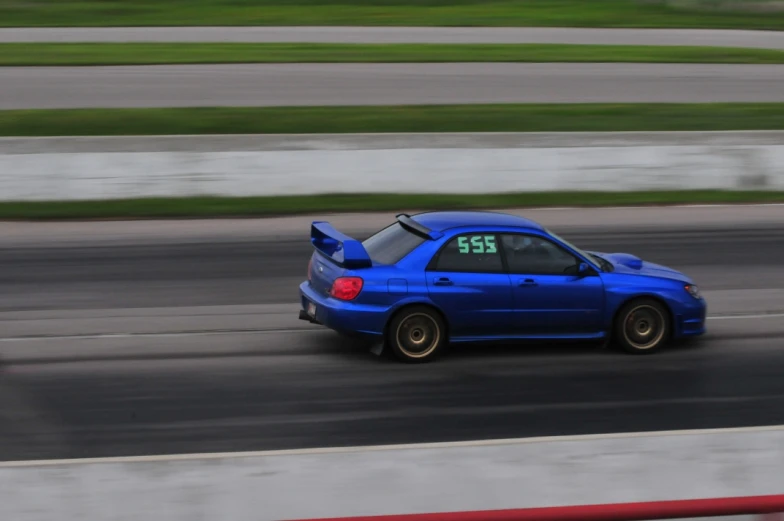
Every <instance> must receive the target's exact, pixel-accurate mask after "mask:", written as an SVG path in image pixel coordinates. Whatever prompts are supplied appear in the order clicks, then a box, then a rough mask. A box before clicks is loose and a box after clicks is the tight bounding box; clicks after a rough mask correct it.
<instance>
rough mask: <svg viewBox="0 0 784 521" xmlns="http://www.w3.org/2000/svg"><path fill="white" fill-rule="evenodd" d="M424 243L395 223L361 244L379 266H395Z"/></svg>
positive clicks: (418, 237) (417, 236) (420, 238)
mask: <svg viewBox="0 0 784 521" xmlns="http://www.w3.org/2000/svg"><path fill="white" fill-rule="evenodd" d="M424 241H425V239H423V238H422V237H420V236H419V235H415V234H413V233H411V232H409V231H408V230H406V229H405V228H403V226H401V225H400V223H397V222H396V223H395V224H393V225H391V226H387V227H386V228H384V229H383V230H381V231H380V232H378V233H376V234H374V235H372V236H370V237H369V238H367V239H365V240H364V241H363V242H362V246H364V247H365V250H366V251H367V252H368V255H370V258H371V259H372V260H373V261H374V262H377V263H379V264H396V263H397V262H398V261H399V260H400V259H402V258H403V257H405V256H406V255H408V254H409V253H411V252H412V251H413V250H414V248H416V247H417V246H419V245H420V244H422V243H423V242H424Z"/></svg>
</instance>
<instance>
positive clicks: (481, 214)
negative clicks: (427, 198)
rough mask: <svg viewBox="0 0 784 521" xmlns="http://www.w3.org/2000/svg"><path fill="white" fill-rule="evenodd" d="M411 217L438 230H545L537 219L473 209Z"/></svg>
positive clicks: (427, 213) (426, 213) (428, 213)
mask: <svg viewBox="0 0 784 521" xmlns="http://www.w3.org/2000/svg"><path fill="white" fill-rule="evenodd" d="M411 218H412V219H414V220H415V221H416V222H418V223H420V224H422V225H423V226H426V227H428V228H430V229H431V230H433V231H437V232H443V231H444V230H448V229H449V228H457V227H459V226H509V227H516V228H529V229H531V228H532V229H535V230H542V231H543V230H544V227H543V226H542V225H541V224H539V223H538V222H536V221H532V220H530V219H526V218H525V217H520V216H517V215H510V214H508V213H501V212H487V211H473V210H466V211H440V212H424V213H420V214H416V215H412V216H411Z"/></svg>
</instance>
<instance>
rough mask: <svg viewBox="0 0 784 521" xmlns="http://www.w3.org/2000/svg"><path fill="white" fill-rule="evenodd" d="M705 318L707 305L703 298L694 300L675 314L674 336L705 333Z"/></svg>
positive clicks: (706, 316)
mask: <svg viewBox="0 0 784 521" xmlns="http://www.w3.org/2000/svg"><path fill="white" fill-rule="evenodd" d="M707 318H708V305H707V303H706V302H705V299H699V300H695V301H694V303H693V304H691V305H689V306H688V307H684V308H683V309H681V310H679V313H678V314H677V315H676V329H675V336H676V338H678V337H681V338H682V337H691V336H699V335H703V334H705V331H706V329H707V328H706V325H705V322H706V320H707Z"/></svg>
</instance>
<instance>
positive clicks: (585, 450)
mask: <svg viewBox="0 0 784 521" xmlns="http://www.w3.org/2000/svg"><path fill="white" fill-rule="evenodd" d="M783 468H784V428H782V427H778V428H773V429H764V428H757V429H753V430H747V431H729V432H727V431H725V432H716V431H708V432H705V431H703V432H692V433H689V432H682V433H674V434H669V435H661V434H658V435H651V434H647V435H641V436H634V435H603V436H596V437H591V436H588V437H571V438H555V439H541V440H536V439H529V440H517V441H514V440H509V441H507V442H505V443H492V442H490V443H488V442H486V443H481V442H480V443H478V444H470V443H467V444H436V445H430V446H428V445H425V446H419V447H389V448H385V449H383V450H371V449H355V450H347V451H340V450H328V449H321V450H314V451H308V450H305V451H289V452H279V453H263V454H249V455H235V456H231V455H211V456H210V455H201V456H185V457H168V458H167V457H160V458H156V457H149V458H128V459H122V458H115V459H109V460H99V461H86V462H83V463H78V462H52V463H45V464H40V463H36V462H23V463H20V464H3V463H0V519H3V520H9V521H10V520H13V521H38V520H41V521H44V520H46V521H49V520H51V519H58V520H62V521H70V520H74V521H77V520H78V521H82V520H93V519H95V520H98V519H100V520H101V521H120V520H129V521H130V520H133V521H136V520H141V519H144V520H145V521H158V520H161V521H164V520H165V521H193V520H205V521H207V520H218V519H221V520H222V519H225V520H231V521H251V520H253V521H271V520H276V519H297V518H314V517H320V518H323V517H337V516H357V515H376V514H405V513H423V512H439V511H461V510H485V509H507V508H526V507H542V506H566V505H581V504H600V503H616V502H638V501H641V502H645V501H658V500H677V499H700V498H716V497H735V496H754V495H767V494H780V493H782V491H784V472H782V469H783Z"/></svg>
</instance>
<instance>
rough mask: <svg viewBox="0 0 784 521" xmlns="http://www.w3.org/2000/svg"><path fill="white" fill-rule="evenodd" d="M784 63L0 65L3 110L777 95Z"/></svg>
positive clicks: (773, 98)
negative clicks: (6, 66) (1, 66)
mask: <svg viewBox="0 0 784 521" xmlns="http://www.w3.org/2000/svg"><path fill="white" fill-rule="evenodd" d="M782 85H784V67H782V66H781V65H699V64H564V63H559V64H547V63H513V64H507V63H438V64H431V63H426V64H425V63H422V64H261V65H258V64H257V65H250V64H248V65H170V66H166V65H163V66H148V67H89V68H84V67H8V68H2V69H0V109H25V108H30V109H32V108H82V107H184V106H237V105H247V106H287V105H288V106H293V105H300V106H301V105H384V104H390V105H394V104H450V103H455V104H469V103H593V102H604V103H633V102H675V103H677V102H766V101H767V102H782V101H784V89H782V88H781V86H782Z"/></svg>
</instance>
